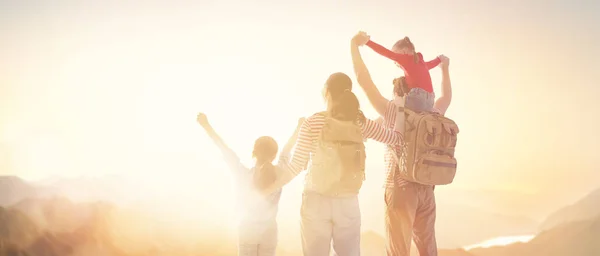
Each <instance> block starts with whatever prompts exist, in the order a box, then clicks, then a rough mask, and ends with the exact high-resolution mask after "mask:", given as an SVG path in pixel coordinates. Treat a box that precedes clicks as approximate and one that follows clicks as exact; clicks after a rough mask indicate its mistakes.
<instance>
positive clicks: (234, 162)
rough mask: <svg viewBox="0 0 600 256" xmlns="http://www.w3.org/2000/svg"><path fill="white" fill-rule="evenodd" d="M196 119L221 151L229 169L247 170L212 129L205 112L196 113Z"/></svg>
mask: <svg viewBox="0 0 600 256" xmlns="http://www.w3.org/2000/svg"><path fill="white" fill-rule="evenodd" d="M197 121H198V123H199V124H200V125H201V126H202V128H204V130H205V131H206V134H208V136H209V137H210V138H211V139H212V141H213V142H214V143H215V144H216V145H217V146H218V147H219V149H220V150H221V152H222V153H223V156H224V157H225V160H226V162H227V165H229V168H231V170H233V171H242V170H247V168H246V167H245V166H244V165H243V164H242V162H241V161H240V158H239V157H238V156H237V154H236V153H235V152H233V150H231V148H229V147H228V146H227V144H225V142H224V141H223V139H221V136H219V135H218V134H217V132H216V131H215V130H214V129H213V127H212V125H210V123H209V122H208V118H207V117H206V115H205V114H203V113H200V114H198V117H197Z"/></svg>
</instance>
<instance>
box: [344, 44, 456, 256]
mask: <svg viewBox="0 0 600 256" xmlns="http://www.w3.org/2000/svg"><path fill="white" fill-rule="evenodd" d="M368 41H369V36H368V35H367V34H366V33H364V32H359V33H358V34H357V35H356V36H354V38H352V43H351V52H352V62H353V65H354V72H355V73H356V77H357V80H358V84H359V85H360V87H361V88H362V89H363V90H364V91H365V93H366V95H367V97H368V98H369V102H370V103H371V105H373V107H374V108H375V110H376V111H377V112H378V113H379V114H380V115H381V116H382V117H383V121H382V123H383V125H384V126H385V127H386V128H394V124H395V121H396V120H395V119H396V106H395V104H394V101H391V100H388V99H386V98H385V97H383V96H382V95H381V93H380V92H379V90H378V89H377V87H376V86H375V84H374V83H373V80H372V79H371V75H370V74H369V71H368V69H367V67H366V65H365V63H364V61H363V60H362V57H361V55H360V51H359V46H362V45H364V44H366V43H367V42H368ZM440 58H441V59H442V64H441V69H442V92H441V95H440V97H439V98H438V99H437V100H436V101H435V103H434V105H433V109H432V111H436V112H439V113H440V114H442V115H444V114H445V113H446V110H447V109H448V107H449V105H450V101H451V99H452V88H451V83H450V73H449V69H448V66H449V64H450V60H449V59H448V58H447V57H445V56H440ZM402 81H403V79H396V80H395V89H394V94H395V95H394V96H395V97H399V96H402V95H398V94H399V93H401V91H402V90H400V88H401V87H402V86H403V84H402ZM393 154H395V152H393V151H392V150H388V151H387V152H386V159H385V161H386V169H387V170H386V171H387V173H386V182H385V203H386V210H385V225H386V231H387V237H386V239H387V242H386V245H387V246H386V251H387V255H388V256H408V255H410V247H411V240H412V237H413V235H414V238H415V244H416V246H417V249H418V250H419V255H421V256H437V245H436V241H435V216H436V205H435V195H434V192H433V190H434V187H433V186H429V185H422V184H417V183H413V182H409V181H406V180H403V179H402V178H400V175H394V173H395V172H398V164H397V162H396V160H395V159H394V157H393Z"/></svg>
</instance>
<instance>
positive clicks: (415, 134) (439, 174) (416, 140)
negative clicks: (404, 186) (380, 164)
mask: <svg viewBox="0 0 600 256" xmlns="http://www.w3.org/2000/svg"><path fill="white" fill-rule="evenodd" d="M398 111H399V112H400V113H402V112H403V113H404V116H403V117H404V127H403V129H404V145H402V148H401V150H400V152H401V154H400V156H398V155H396V154H393V155H394V156H396V160H397V163H398V167H399V172H396V173H398V174H399V175H400V176H401V177H402V179H405V180H408V181H412V182H416V183H420V184H425V185H446V184H450V183H452V181H453V180H454V176H455V175H456V158H454V149H455V147H456V140H457V134H458V132H459V130H458V126H457V125H456V123H455V122H454V121H452V120H451V119H449V118H447V117H444V116H443V115H440V114H438V113H434V112H421V113H416V112H413V111H411V110H409V109H405V108H403V107H399V108H398ZM397 119H398V116H397Z"/></svg>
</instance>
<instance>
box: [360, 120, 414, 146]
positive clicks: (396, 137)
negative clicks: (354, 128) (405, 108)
mask: <svg viewBox="0 0 600 256" xmlns="http://www.w3.org/2000/svg"><path fill="white" fill-rule="evenodd" d="M361 128H362V132H363V137H364V138H369V139H373V140H376V141H379V142H381V143H384V144H387V145H398V144H401V143H402V142H403V141H404V138H403V137H402V134H401V133H399V132H396V131H394V130H390V129H385V128H384V127H383V126H382V125H380V124H378V123H377V122H375V121H373V120H371V119H368V118H367V119H365V122H363V123H362V125H361Z"/></svg>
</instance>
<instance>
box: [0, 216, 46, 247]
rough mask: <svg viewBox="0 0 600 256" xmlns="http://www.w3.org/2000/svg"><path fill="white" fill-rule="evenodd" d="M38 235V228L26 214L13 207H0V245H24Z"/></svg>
mask: <svg viewBox="0 0 600 256" xmlns="http://www.w3.org/2000/svg"><path fill="white" fill-rule="evenodd" d="M39 235H40V230H39V228H38V227H37V226H36V225H35V223H34V222H33V221H31V220H30V219H29V218H28V217H27V215H25V214H23V213H22V212H20V211H18V210H14V209H6V208H4V207H0V245H1V244H6V245H12V246H15V247H19V248H20V247H24V246H28V245H29V244H31V243H32V242H33V241H35V239H36V238H37V237H38V236H39Z"/></svg>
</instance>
